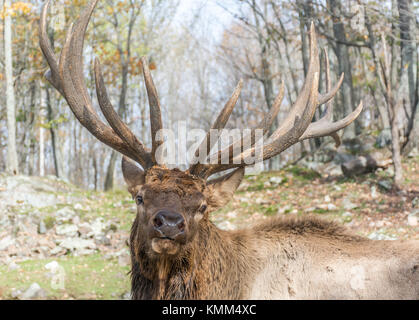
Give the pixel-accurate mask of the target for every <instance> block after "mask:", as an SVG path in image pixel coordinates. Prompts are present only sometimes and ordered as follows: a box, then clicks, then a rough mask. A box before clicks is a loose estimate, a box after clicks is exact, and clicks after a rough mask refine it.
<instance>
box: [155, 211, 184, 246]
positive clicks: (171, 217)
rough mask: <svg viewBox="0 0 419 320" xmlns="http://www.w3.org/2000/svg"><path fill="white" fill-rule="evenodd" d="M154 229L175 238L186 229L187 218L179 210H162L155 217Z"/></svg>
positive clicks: (164, 235) (165, 235)
mask: <svg viewBox="0 0 419 320" xmlns="http://www.w3.org/2000/svg"><path fill="white" fill-rule="evenodd" d="M153 225H154V229H156V230H157V231H158V232H159V233H161V235H162V236H163V237H168V238H171V239H174V238H175V237H176V236H178V235H179V234H182V233H183V232H184V231H185V219H183V217H182V215H181V214H179V213H177V212H172V211H167V210H161V211H159V212H157V214H156V215H155V217H154V219H153Z"/></svg>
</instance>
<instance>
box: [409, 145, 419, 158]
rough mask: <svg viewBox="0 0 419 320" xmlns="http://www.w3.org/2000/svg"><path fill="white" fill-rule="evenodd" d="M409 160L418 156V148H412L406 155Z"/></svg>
mask: <svg viewBox="0 0 419 320" xmlns="http://www.w3.org/2000/svg"><path fill="white" fill-rule="evenodd" d="M407 156H408V157H409V158H416V157H418V156H419V150H418V148H416V147H414V148H413V149H412V150H411V151H410V152H409V154H408V155H407Z"/></svg>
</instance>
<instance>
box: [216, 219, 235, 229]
mask: <svg viewBox="0 0 419 320" xmlns="http://www.w3.org/2000/svg"><path fill="white" fill-rule="evenodd" d="M218 228H220V229H222V230H236V226H235V225H233V224H232V223H231V222H230V221H227V220H226V221H222V222H221V223H218Z"/></svg>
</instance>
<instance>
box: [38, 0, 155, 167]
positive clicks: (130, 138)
mask: <svg viewBox="0 0 419 320" xmlns="http://www.w3.org/2000/svg"><path fill="white" fill-rule="evenodd" d="M97 2H98V0H93V1H91V2H90V4H89V5H88V6H87V7H86V8H85V9H84V11H83V12H82V14H81V16H80V18H79V19H78V20H77V21H76V22H75V23H74V24H72V25H71V26H70V28H69V29H68V31H67V36H66V40H65V44H64V47H63V49H62V51H61V55H60V58H59V61H58V62H57V59H56V57H55V54H54V50H53V49H52V47H51V43H50V41H49V39H48V34H47V13H48V8H49V5H50V0H47V1H46V2H45V4H44V6H43V8H42V13H41V19H40V24H39V44H40V47H41V50H42V52H43V54H44V56H45V59H46V60H47V62H48V65H49V67H50V70H49V71H47V73H46V74H45V77H46V78H47V80H48V81H49V82H50V83H51V84H52V85H53V86H54V87H55V88H56V89H57V90H58V91H59V92H60V94H61V95H62V96H63V97H64V98H65V99H66V101H67V103H68V105H69V106H70V109H71V111H72V112H73V113H74V115H75V116H76V118H77V119H78V120H79V121H80V123H81V124H82V125H83V126H84V127H85V128H86V129H87V130H89V131H90V133H92V134H93V135H94V136H95V137H96V138H97V139H99V140H100V141H102V142H103V143H105V144H107V145H108V146H110V147H111V148H113V149H115V150H117V151H119V152H120V153H122V154H124V155H125V156H127V157H129V158H131V159H133V160H135V161H136V162H138V163H139V164H140V165H141V166H142V167H143V168H144V169H148V168H150V167H152V166H153V165H154V164H157V162H156V158H155V152H156V149H157V147H158V146H159V142H158V141H157V140H156V133H157V131H158V130H160V129H161V128H162V120H161V112H160V103H159V98H158V95H157V91H156V88H155V86H154V83H153V79H152V77H151V74H150V70H149V68H148V63H147V60H146V58H144V57H143V58H142V59H141V62H142V68H143V74H144V79H145V84H146V88H147V93H148V100H149V105H150V121H151V135H152V149H151V152H149V151H148V150H147V149H146V148H145V147H144V146H143V144H142V143H141V142H140V141H139V140H138V139H137V138H136V137H135V135H134V134H133V133H132V131H131V130H130V129H129V128H128V126H127V125H126V124H125V123H124V122H123V121H122V120H121V118H120V117H119V115H118V114H117V113H116V112H115V109H114V108H113V106H112V104H111V102H110V100H109V97H108V94H107V91H106V88H105V84H104V80H103V76H102V71H101V67H100V62H99V60H98V59H96V60H95V64H94V71H95V82H96V93H97V98H98V101H99V106H100V108H101V110H102V113H103V115H104V116H105V118H106V120H107V122H108V123H109V126H110V127H109V126H108V125H106V124H105V123H103V122H102V120H101V119H100V118H99V116H98V114H97V112H96V110H95V109H94V108H93V104H92V101H91V99H90V97H89V94H88V92H87V88H86V84H85V82H84V77H83V43H84V37H85V34H86V29H87V26H88V24H89V21H90V17H91V15H92V12H93V10H94V9H95V7H96V4H97Z"/></svg>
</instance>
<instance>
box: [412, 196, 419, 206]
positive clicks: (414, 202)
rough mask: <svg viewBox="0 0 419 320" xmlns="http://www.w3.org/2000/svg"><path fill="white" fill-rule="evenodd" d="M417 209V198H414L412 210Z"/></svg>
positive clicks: (418, 199) (418, 202) (418, 201)
mask: <svg viewBox="0 0 419 320" xmlns="http://www.w3.org/2000/svg"><path fill="white" fill-rule="evenodd" d="M417 207H419V197H415V198H414V199H413V200H412V208H417Z"/></svg>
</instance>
